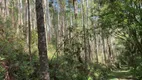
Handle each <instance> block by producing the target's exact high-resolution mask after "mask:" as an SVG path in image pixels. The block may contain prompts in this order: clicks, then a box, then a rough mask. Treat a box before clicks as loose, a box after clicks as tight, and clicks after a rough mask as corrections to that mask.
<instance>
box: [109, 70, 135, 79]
mask: <svg viewBox="0 0 142 80" xmlns="http://www.w3.org/2000/svg"><path fill="white" fill-rule="evenodd" d="M108 80H134V79H133V77H132V75H131V73H130V71H129V70H114V71H112V72H111V73H110V74H109V76H108Z"/></svg>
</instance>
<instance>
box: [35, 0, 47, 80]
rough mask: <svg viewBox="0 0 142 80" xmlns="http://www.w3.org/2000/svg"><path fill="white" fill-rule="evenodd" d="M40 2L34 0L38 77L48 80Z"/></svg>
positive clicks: (41, 0)
mask: <svg viewBox="0 0 142 80" xmlns="http://www.w3.org/2000/svg"><path fill="white" fill-rule="evenodd" d="M42 2H43V0H36V16H37V17H36V18H37V29H38V50H39V61H40V78H41V80H50V76H49V65H48V57H47V45H46V36H45V35H46V34H45V27H44V13H43V6H42Z"/></svg>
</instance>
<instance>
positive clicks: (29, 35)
mask: <svg viewBox="0 0 142 80" xmlns="http://www.w3.org/2000/svg"><path fill="white" fill-rule="evenodd" d="M27 3H28V33H29V34H28V37H29V41H28V42H29V43H28V47H29V55H30V61H31V59H32V55H31V21H30V20H31V18H30V2H29V0H27Z"/></svg>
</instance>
